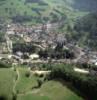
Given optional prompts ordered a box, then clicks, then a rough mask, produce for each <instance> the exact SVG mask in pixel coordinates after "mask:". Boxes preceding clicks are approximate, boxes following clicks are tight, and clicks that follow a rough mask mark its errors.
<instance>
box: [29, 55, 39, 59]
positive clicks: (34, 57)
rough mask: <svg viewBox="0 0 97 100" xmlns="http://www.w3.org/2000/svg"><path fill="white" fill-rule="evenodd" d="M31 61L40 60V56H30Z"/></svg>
mask: <svg viewBox="0 0 97 100" xmlns="http://www.w3.org/2000/svg"><path fill="white" fill-rule="evenodd" d="M30 59H32V60H34V59H39V55H38V54H32V55H30Z"/></svg>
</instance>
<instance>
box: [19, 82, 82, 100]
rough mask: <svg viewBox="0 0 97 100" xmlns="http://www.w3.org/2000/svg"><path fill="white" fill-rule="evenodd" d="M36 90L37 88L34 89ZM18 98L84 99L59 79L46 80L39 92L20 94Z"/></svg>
mask: <svg viewBox="0 0 97 100" xmlns="http://www.w3.org/2000/svg"><path fill="white" fill-rule="evenodd" d="M34 91H35V90H34ZM18 100H83V99H82V98H81V97H80V96H78V95H77V94H76V93H74V92H73V91H72V90H70V89H69V88H67V87H66V86H64V85H62V83H61V82H59V81H48V82H45V83H44V84H43V85H42V87H41V88H40V89H39V90H38V91H37V92H35V93H34V92H32V93H29V94H24V95H19V96H18Z"/></svg>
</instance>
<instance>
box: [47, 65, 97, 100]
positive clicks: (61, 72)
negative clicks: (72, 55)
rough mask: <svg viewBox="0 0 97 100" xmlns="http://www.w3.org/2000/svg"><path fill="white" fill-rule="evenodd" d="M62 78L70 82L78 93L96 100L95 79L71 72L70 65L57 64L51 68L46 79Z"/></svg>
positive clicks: (96, 88) (96, 79) (96, 82)
mask: <svg viewBox="0 0 97 100" xmlns="http://www.w3.org/2000/svg"><path fill="white" fill-rule="evenodd" d="M56 78H62V79H63V80H65V81H68V82H71V84H73V86H74V87H75V88H76V89H78V90H79V91H80V92H82V93H83V94H85V95H86V96H87V97H88V98H89V99H90V100H97V77H96V76H95V77H94V76H93V77H92V76H90V75H83V74H79V73H76V72H74V71H73V66H72V65H68V64H67V65H63V64H58V65H56V66H53V68H52V72H51V73H50V75H49V76H48V79H56Z"/></svg>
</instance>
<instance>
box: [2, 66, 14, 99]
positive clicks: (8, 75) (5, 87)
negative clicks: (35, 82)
mask: <svg viewBox="0 0 97 100" xmlns="http://www.w3.org/2000/svg"><path fill="white" fill-rule="evenodd" d="M14 75H15V74H14V71H12V69H8V68H0V97H2V96H4V97H6V98H7V99H8V100H11V98H12V92H13V84H14V81H13V79H14ZM0 100H1V99H0Z"/></svg>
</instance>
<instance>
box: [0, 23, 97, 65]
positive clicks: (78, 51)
mask: <svg viewBox="0 0 97 100" xmlns="http://www.w3.org/2000/svg"><path fill="white" fill-rule="evenodd" d="M60 25H61V24H60V23H47V24H40V25H35V26H27V25H20V24H13V23H12V24H8V25H7V26H6V29H5V42H2V43H1V49H0V60H1V61H7V62H10V63H11V64H12V65H17V64H25V63H26V64H28V65H29V64H31V63H32V64H33V63H47V62H48V61H49V59H50V57H49V56H48V57H47V58H46V59H41V58H40V55H39V54H38V53H37V51H36V52H34V53H29V52H25V53H23V52H22V51H20V50H17V51H16V52H15V53H13V43H14V42H16V41H17V44H18V43H19V42H21V40H22V42H23V43H24V44H30V43H32V44H33V45H34V46H35V47H36V48H37V49H38V50H42V51H45V50H46V49H48V48H51V49H55V48H56V46H57V44H58V43H60V45H61V44H62V45H63V48H64V49H66V50H70V51H72V52H73V54H74V58H73V59H71V58H68V59H67V58H60V59H55V58H53V59H52V62H63V63H87V64H93V65H97V52H95V51H91V50H89V48H81V47H79V46H78V45H77V44H76V43H73V42H67V40H66V38H65V35H64V34H63V33H56V32H55V30H56V29H57V28H58V27H59V26H60ZM14 37H15V38H16V39H17V40H15V39H14ZM24 55H26V56H27V59H23V56H24Z"/></svg>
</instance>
